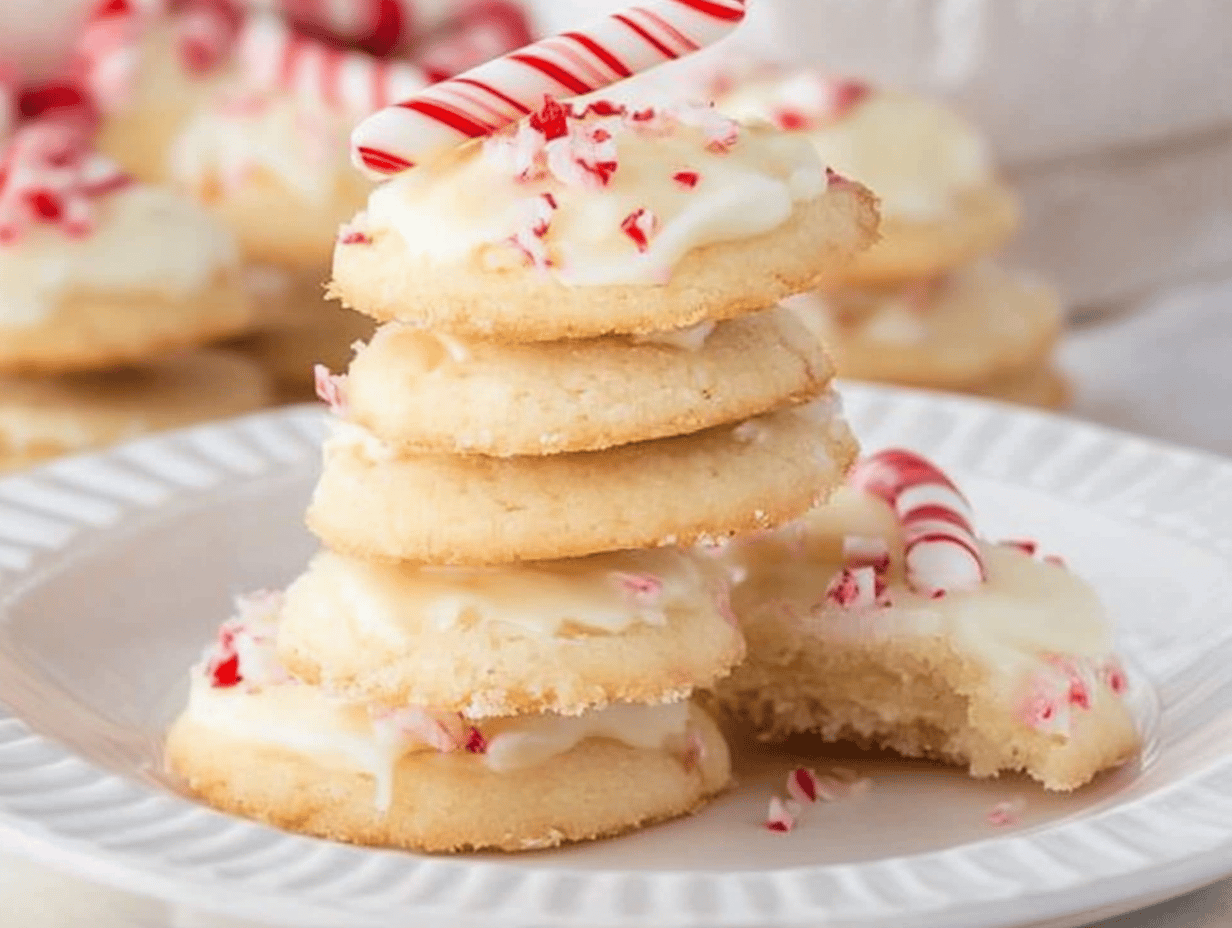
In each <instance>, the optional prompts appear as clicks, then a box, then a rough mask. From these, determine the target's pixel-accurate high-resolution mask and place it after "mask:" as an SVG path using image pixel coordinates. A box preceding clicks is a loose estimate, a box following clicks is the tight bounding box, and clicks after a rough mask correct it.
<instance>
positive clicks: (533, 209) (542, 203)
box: [509, 193, 557, 270]
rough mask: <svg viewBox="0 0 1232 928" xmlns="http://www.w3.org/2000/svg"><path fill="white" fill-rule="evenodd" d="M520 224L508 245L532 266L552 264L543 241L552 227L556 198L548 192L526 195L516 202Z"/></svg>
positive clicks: (543, 266) (543, 267) (538, 266)
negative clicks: (535, 195)
mask: <svg viewBox="0 0 1232 928" xmlns="http://www.w3.org/2000/svg"><path fill="white" fill-rule="evenodd" d="M518 209H519V211H520V213H521V214H522V224H521V226H520V227H519V228H518V231H517V232H515V233H514V234H513V236H512V237H511V238H510V239H509V245H510V246H511V247H513V248H514V249H516V250H517V251H520V252H521V253H522V256H523V257H524V258H525V259H526V260H527V261H528V262H529V263H530V264H531V266H532V267H536V268H539V269H540V270H543V269H545V268H548V267H551V266H552V258H551V255H550V254H549V253H548V247H547V243H546V242H545V241H544V238H546V236H547V234H548V230H549V229H550V228H551V227H552V217H553V216H554V215H555V213H556V210H557V205H556V198H555V197H554V196H552V194H550V193H541V194H539V196H537V197H527V198H526V199H525V200H522V201H521V203H519V204H518Z"/></svg>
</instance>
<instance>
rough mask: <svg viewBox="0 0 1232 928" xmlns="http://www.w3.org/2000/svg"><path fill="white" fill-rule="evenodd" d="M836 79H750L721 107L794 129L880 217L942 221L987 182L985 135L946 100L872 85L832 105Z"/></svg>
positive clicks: (989, 168) (737, 115)
mask: <svg viewBox="0 0 1232 928" xmlns="http://www.w3.org/2000/svg"><path fill="white" fill-rule="evenodd" d="M834 83H835V82H833V81H830V80H828V79H827V78H825V77H823V76H820V75H816V74H810V73H797V74H793V75H791V76H788V77H785V78H780V79H777V80H775V79H770V80H754V81H750V82H747V83H741V84H740V85H739V86H738V87H737V89H735V90H734V91H733V92H731V93H730V94H728V95H727V96H725V97H723V98H722V99H721V100H720V101H719V108H720V109H722V110H723V112H725V113H727V114H729V115H731V116H733V117H735V118H738V119H749V120H761V121H764V122H769V123H772V124H775V125H778V126H781V127H783V128H790V129H795V130H799V131H800V132H801V134H803V135H805V136H806V137H807V138H808V139H809V141H811V142H812V143H813V145H814V146H815V147H816V149H817V153H818V155H819V156H820V157H821V160H822V161H823V162H824V163H825V164H828V165H829V166H830V167H832V168H833V169H834V170H836V171H838V172H839V173H840V174H842V175H844V176H846V177H850V178H851V179H852V180H856V181H859V182H860V183H862V184H864V185H865V186H867V187H869V188H870V189H871V190H872V191H873V193H875V194H876V195H877V196H878V198H879V199H880V201H881V212H882V215H884V216H898V217H902V218H905V219H914V220H920V221H924V220H932V219H938V218H944V217H945V216H946V215H947V214H949V213H950V212H951V211H952V210H953V208H954V205H955V199H956V198H957V197H959V196H961V195H962V194H963V193H965V192H968V191H971V190H974V189H977V188H980V187H983V186H985V185H987V184H990V183H992V182H993V180H994V175H993V170H992V163H991V158H990V156H989V153H988V148H987V145H986V143H985V141H984V139H983V137H982V136H981V135H980V134H979V132H978V131H977V130H976V129H975V127H974V126H972V125H971V124H970V123H968V122H967V121H966V120H965V119H963V118H962V117H961V116H959V115H958V114H957V113H956V112H954V111H953V110H951V109H950V108H948V107H947V106H945V105H944V104H942V103H939V102H937V101H934V100H930V99H928V98H926V97H921V96H917V95H915V94H909V93H901V92H898V91H890V90H873V91H871V92H868V93H867V94H865V95H863V96H862V97H861V98H860V99H858V100H857V101H855V102H854V103H852V104H851V105H850V107H844V108H841V109H836V108H835V107H834V95H833V94H828V93H825V92H823V91H824V90H825V89H826V88H827V87H828V86H832V85H833V84H834ZM818 88H820V89H818Z"/></svg>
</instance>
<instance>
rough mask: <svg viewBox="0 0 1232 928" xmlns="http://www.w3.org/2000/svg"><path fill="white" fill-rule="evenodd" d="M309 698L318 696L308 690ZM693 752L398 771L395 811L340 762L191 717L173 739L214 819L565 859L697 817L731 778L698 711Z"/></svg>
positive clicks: (442, 762) (590, 751) (648, 751)
mask: <svg viewBox="0 0 1232 928" xmlns="http://www.w3.org/2000/svg"><path fill="white" fill-rule="evenodd" d="M299 689H308V688H307V687H299ZM689 715H690V724H691V727H692V730H693V733H694V734H693V740H692V745H691V746H689V747H686V748H685V749H684V750H681V751H675V750H671V749H662V748H653V747H637V746H632V745H628V744H624V743H621V742H619V741H616V740H612V739H610V738H607V737H598V738H587V739H585V740H583V741H581V742H580V743H579V744H577V745H576V746H574V747H572V748H571V749H569V750H568V751H566V752H564V753H563V754H560V755H558V756H555V757H552V758H551V759H550V760H547V761H545V762H543V763H540V764H537V765H535V766H530V767H525V768H519V769H515V770H508V771H494V770H492V769H490V768H489V767H488V766H486V765H485V764H484V762H483V759H482V758H481V757H480V756H477V755H475V754H471V753H468V752H465V751H455V752H452V753H447V754H440V753H435V752H431V753H429V752H420V753H412V754H407V755H405V756H404V757H402V758H401V759H400V760H398V761H397V763H396V766H395V767H394V769H393V774H392V790H391V795H390V797H389V805H388V808H385V809H382V808H381V807H380V804H379V803H378V802H377V799H378V797H377V786H376V784H374V778H373V776H372V775H371V774H370V773H368V772H366V771H364V770H362V769H357V768H356V767H353V766H351V765H349V764H347V763H346V761H345V759H344V760H339V759H338V758H337V757H330V756H328V755H327V756H312V755H308V754H304V753H302V752H300V751H298V750H295V749H293V748H288V747H287V746H284V745H282V744H277V743H274V744H270V743H263V742H262V741H261V740H257V739H254V738H253V737H251V736H250V735H249V732H248V731H246V730H245V729H246V728H247V726H240V727H239V729H238V730H234V731H233V730H228V728H227V727H226V726H225V725H210V724H205V723H203V722H202V721H200V720H198V719H196V718H194V717H193V716H192V715H191V713H190V714H189V715H186V716H184V717H182V718H181V719H180V720H179V721H177V722H176V724H175V726H174V727H173V728H172V729H171V732H170V734H169V735H168V737H167V744H166V758H167V763H168V766H169V768H170V769H171V771H173V772H174V773H175V774H176V775H178V776H179V777H181V778H182V779H183V780H184V781H185V783H186V785H187V787H188V789H189V790H190V791H191V792H192V793H193V794H195V795H196V796H199V797H200V798H202V799H204V800H205V801H206V802H208V803H209V804H210V805H212V806H214V807H215V808H219V809H223V810H225V811H228V812H232V813H235V814H238V815H243V816H246V817H249V818H255V819H258V820H260V821H264V822H267V823H269V824H271V825H275V826H278V827H281V828H286V829H288V830H291V831H298V832H301V833H304V834H310V835H316V836H318V837H322V838H329V839H332V840H335V841H347V842H352V843H356V844H363V845H373V846H387V847H399V848H406V849H416V850H425V851H458V850H468V849H469V850H479V849H485V848H490V849H497V850H503V851H524V850H533V849H537V848H547V847H555V846H557V845H559V844H563V843H565V842H569V841H583V840H587V839H592V838H601V837H607V836H610V835H616V834H620V833H621V832H626V831H631V830H633V829H634V828H637V827H638V826H641V825H646V824H649V823H651V822H654V821H659V820H662V819H667V818H675V817H677V816H680V815H685V814H688V813H689V812H692V811H693V810H695V809H696V808H697V807H698V806H699V805H701V803H702V802H704V801H705V800H706V799H707V798H709V797H710V796H713V795H714V794H716V793H718V792H720V791H721V790H722V789H723V788H724V787H725V786H726V785H727V784H728V782H729V780H730V776H731V767H730V759H729V756H728V751H727V745H726V743H725V742H724V740H723V736H722V735H721V734H720V733H719V730H718V728H717V727H716V726H715V724H714V722H713V721H712V720H711V719H710V718H709V716H707V715H706V714H705V713H704V712H703V711H702V710H701V709H698V708H697V707H690V709H689Z"/></svg>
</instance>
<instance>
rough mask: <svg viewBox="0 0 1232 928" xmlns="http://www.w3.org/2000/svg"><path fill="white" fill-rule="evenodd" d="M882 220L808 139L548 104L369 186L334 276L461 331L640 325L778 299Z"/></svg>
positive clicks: (697, 115) (721, 315) (362, 301)
mask: <svg viewBox="0 0 1232 928" xmlns="http://www.w3.org/2000/svg"><path fill="white" fill-rule="evenodd" d="M601 114H602V115H601ZM609 114H610V115H609ZM875 229H876V213H875V210H874V208H873V203H872V199H871V196H870V195H869V193H868V191H866V190H865V189H864V188H862V187H860V186H859V185H858V184H852V183H849V182H843V181H834V182H832V181H831V180H830V179H829V178H828V177H827V175H826V174H825V172H824V171H823V169H822V167H821V165H820V164H819V162H818V161H817V159H816V155H815V154H814V153H813V152H812V150H811V148H810V146H809V145H808V144H807V142H806V141H804V140H803V139H798V138H791V137H789V136H786V135H784V134H782V133H778V132H774V131H771V130H767V129H763V128H750V127H742V126H740V125H738V124H737V123H734V122H732V121H730V120H727V119H725V118H723V117H721V116H719V115H718V114H717V113H715V112H714V111H713V110H712V109H709V108H704V107H680V108H676V109H672V108H668V109H661V110H653V109H652V110H644V111H637V112H632V111H626V110H624V109H623V108H615V107H614V105H611V104H606V103H604V102H603V101H597V102H595V103H592V104H591V105H590V106H589V107H588V108H587V109H586V110H585V112H584V113H578V114H577V115H573V114H572V112H571V111H568V110H566V109H565V107H564V106H562V105H559V104H555V103H551V102H550V103H549V104H548V105H547V106H545V109H544V110H543V111H541V112H539V113H535V114H532V115H531V116H530V117H528V118H527V119H525V120H523V121H522V122H520V123H518V124H517V125H516V126H514V127H511V128H510V129H509V130H507V131H505V132H502V133H500V134H498V135H496V136H494V137H492V138H490V139H488V140H486V141H484V142H478V141H477V142H474V143H471V144H469V145H465V146H463V147H462V148H460V149H459V150H458V151H457V152H456V153H455V154H454V155H453V156H452V157H451V158H449V159H447V160H446V161H445V162H444V163H443V164H440V165H437V166H421V167H419V168H416V169H415V170H414V171H407V172H405V173H404V174H402V175H400V176H398V177H396V178H394V179H393V180H391V181H390V182H388V183H386V184H384V185H383V186H381V187H379V188H377V189H376V190H375V191H374V192H373V194H372V196H371V197H370V198H369V201H368V208H367V210H366V211H365V212H364V213H361V214H359V215H358V216H357V217H356V219H355V220H354V222H353V223H352V224H351V225H350V226H348V227H346V228H345V229H344V230H343V234H342V235H341V237H340V239H339V243H338V246H337V248H336V250H335V254H334V278H333V283H332V285H331V289H332V292H333V293H334V294H335V295H337V296H338V297H339V298H340V299H341V300H342V301H343V303H344V304H345V305H347V306H349V307H351V308H353V309H356V310H359V311H361V312H365V313H368V314H369V315H371V316H374V317H375V318H377V319H380V320H382V321H387V320H390V319H395V318H396V319H400V320H402V321H405V322H411V323H414V324H418V325H423V326H426V327H428V328H432V329H437V330H440V331H444V332H448V333H450V334H454V335H462V336H469V337H478V338H490V339H493V340H497V341H553V340H557V339H562V338H590V337H595V336H600V335H606V334H612V333H619V334H646V333H650V332H661V331H664V330H668V329H680V328H686V327H688V326H692V325H696V324H698V323H700V322H704V321H707V320H720V319H728V318H734V317H736V316H739V315H743V314H745V313H747V312H751V311H756V310H760V309H764V308H766V307H767V306H771V305H773V304H774V303H775V302H776V301H777V300H778V299H780V298H781V297H783V296H787V295H789V294H791V293H797V292H800V291H802V290H805V289H808V288H809V287H810V286H811V285H812V284H813V283H815V282H816V281H817V280H819V279H820V278H821V277H822V275H823V274H825V273H826V272H827V271H830V272H833V271H834V270H835V269H836V268H837V267H839V266H840V265H842V264H844V263H845V262H847V261H849V260H850V258H851V257H852V256H853V255H854V254H855V253H856V252H857V251H859V250H861V249H863V248H865V247H867V246H868V245H869V244H870V243H871V242H872V241H873V238H874V235H875Z"/></svg>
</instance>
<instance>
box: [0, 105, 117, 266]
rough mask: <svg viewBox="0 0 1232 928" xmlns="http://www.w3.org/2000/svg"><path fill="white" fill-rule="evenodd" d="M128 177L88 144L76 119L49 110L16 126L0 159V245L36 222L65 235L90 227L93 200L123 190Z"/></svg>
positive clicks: (81, 233) (78, 234) (84, 231)
mask: <svg viewBox="0 0 1232 928" xmlns="http://www.w3.org/2000/svg"><path fill="white" fill-rule="evenodd" d="M131 183H132V181H131V178H130V177H129V176H128V175H127V174H125V173H124V172H123V171H121V170H120V169H119V168H118V167H117V166H116V165H114V164H113V163H112V162H110V161H109V160H107V159H106V158H104V157H102V156H101V155H98V154H96V153H95V152H93V151H92V150H91V149H90V145H89V139H88V134H87V132H86V131H85V127H84V125H83V124H82V123H80V122H79V121H78V120H73V119H60V118H57V117H56V116H55V115H54V114H53V115H51V116H48V117H46V118H42V119H38V120H35V121H33V122H29V123H27V124H25V125H23V126H22V127H21V128H19V129H18V130H17V131H16V132H15V133H14V134H13V137H12V139H11V140H10V141H9V143H8V146H7V149H6V151H5V154H4V158H3V160H2V161H0V245H11V244H14V243H16V242H18V241H19V240H20V239H21V237H22V235H23V234H24V233H25V232H27V231H29V230H30V229H32V228H34V227H37V226H53V227H56V228H58V229H59V230H60V231H61V232H63V233H64V234H65V235H67V236H69V237H70V238H83V237H85V236H87V235H89V234H90V233H91V232H92V231H93V229H94V203H95V201H97V200H99V199H101V198H103V197H106V196H109V195H111V194H113V193H116V192H117V191H120V190H123V189H124V188H126V187H128V186H129V185H130V184H131Z"/></svg>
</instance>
